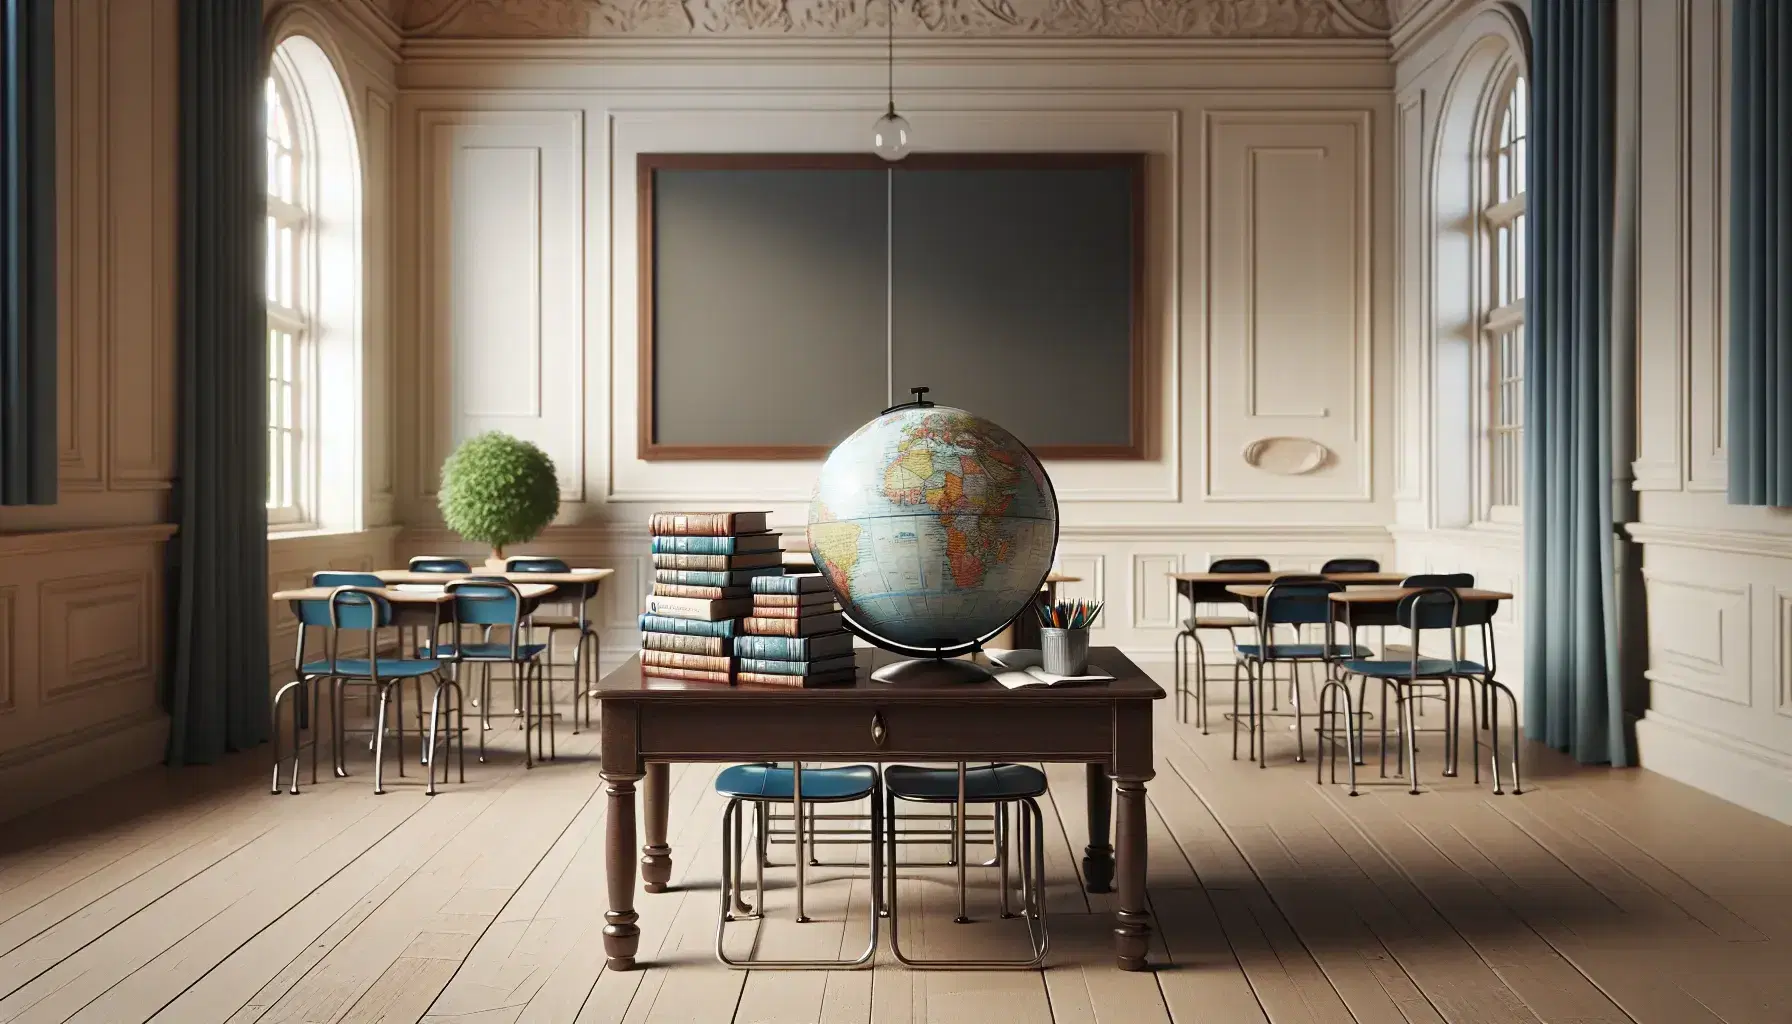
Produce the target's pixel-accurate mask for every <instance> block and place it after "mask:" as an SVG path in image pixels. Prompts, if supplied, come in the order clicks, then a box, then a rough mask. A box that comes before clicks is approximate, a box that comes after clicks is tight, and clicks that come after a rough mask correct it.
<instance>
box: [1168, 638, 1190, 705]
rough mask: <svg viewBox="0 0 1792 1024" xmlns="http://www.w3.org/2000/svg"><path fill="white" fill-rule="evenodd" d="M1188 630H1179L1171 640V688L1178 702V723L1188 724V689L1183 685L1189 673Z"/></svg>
mask: <svg viewBox="0 0 1792 1024" xmlns="http://www.w3.org/2000/svg"><path fill="white" fill-rule="evenodd" d="M1187 635H1188V631H1187V630H1179V631H1178V632H1177V633H1176V635H1175V636H1174V637H1171V638H1170V688H1171V691H1172V696H1173V697H1174V698H1175V700H1176V721H1178V722H1181V723H1182V724H1183V725H1187V724H1188V689H1187V688H1186V687H1185V686H1184V685H1183V680H1182V676H1183V673H1185V672H1187V671H1188V654H1187V652H1186V651H1185V649H1184V644H1183V637H1186V636H1187Z"/></svg>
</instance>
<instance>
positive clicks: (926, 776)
mask: <svg viewBox="0 0 1792 1024" xmlns="http://www.w3.org/2000/svg"><path fill="white" fill-rule="evenodd" d="M884 786H885V787H886V788H887V789H888V790H889V791H890V794H891V795H892V796H895V797H897V798H899V799H902V800H920V801H925V802H928V803H949V802H952V801H955V800H957V799H958V769H957V768H922V767H920V766H919V765H912V764H898V765H891V766H890V767H888V768H885V769H884ZM1044 792H1045V773H1044V772H1042V771H1040V770H1039V769H1037V768H1034V767H1031V766H1029V765H1024V764H998V765H994V766H993V767H992V766H990V765H983V766H981V767H977V768H966V769H965V772H964V797H965V800H967V801H969V802H972V803H987V802H989V801H992V800H1025V799H1030V798H1032V797H1037V796H1040V795H1042V794H1043V793H1044Z"/></svg>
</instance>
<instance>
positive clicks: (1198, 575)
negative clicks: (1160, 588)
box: [1170, 569, 1412, 590]
mask: <svg viewBox="0 0 1792 1024" xmlns="http://www.w3.org/2000/svg"><path fill="white" fill-rule="evenodd" d="M1319 575H1322V574H1320V573H1316V572H1302V571H1300V570H1298V569H1276V570H1274V571H1271V572H1173V573H1170V578H1171V579H1173V580H1175V581H1177V582H1178V583H1238V584H1247V583H1256V584H1264V583H1274V582H1275V581H1276V580H1279V579H1281V578H1282V577H1284V576H1319ZM1323 575H1324V576H1325V578H1326V579H1328V580H1330V581H1331V582H1333V583H1342V584H1345V585H1346V586H1351V585H1355V586H1373V585H1379V586H1398V585H1399V584H1401V583H1404V582H1406V577H1408V576H1410V575H1412V574H1411V573H1404V572H1387V571H1383V572H1328V573H1324V574H1323ZM1226 589H1227V590H1231V589H1232V588H1231V587H1227V588H1226Z"/></svg>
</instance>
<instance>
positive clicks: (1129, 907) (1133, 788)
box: [1114, 778, 1151, 971]
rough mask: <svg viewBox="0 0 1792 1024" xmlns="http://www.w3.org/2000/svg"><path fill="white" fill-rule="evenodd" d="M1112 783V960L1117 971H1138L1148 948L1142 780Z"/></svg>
mask: <svg viewBox="0 0 1792 1024" xmlns="http://www.w3.org/2000/svg"><path fill="white" fill-rule="evenodd" d="M1115 782H1116V784H1117V787H1118V789H1119V794H1120V796H1119V799H1120V807H1119V821H1118V823H1117V824H1118V828H1117V830H1116V831H1117V834H1118V839H1119V846H1120V853H1119V873H1120V897H1119V899H1118V900H1117V901H1116V906H1115V910H1114V919H1115V925H1114V956H1115V959H1116V960H1117V962H1118V963H1119V966H1120V969H1121V970H1123V971H1141V970H1144V969H1145V949H1146V947H1148V946H1149V945H1150V944H1151V916H1150V914H1149V912H1147V911H1146V909H1145V780H1144V779H1134V778H1126V779H1116V780H1115Z"/></svg>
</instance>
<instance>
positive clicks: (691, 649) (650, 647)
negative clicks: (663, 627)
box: [641, 623, 733, 664]
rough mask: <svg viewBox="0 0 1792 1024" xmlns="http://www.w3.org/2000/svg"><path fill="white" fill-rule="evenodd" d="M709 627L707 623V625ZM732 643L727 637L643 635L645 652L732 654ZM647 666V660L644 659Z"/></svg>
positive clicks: (642, 642)
mask: <svg viewBox="0 0 1792 1024" xmlns="http://www.w3.org/2000/svg"><path fill="white" fill-rule="evenodd" d="M706 625H707V623H706ZM731 644H732V641H731V640H729V638H728V637H725V636H697V635H695V634H692V633H642V634H641V649H642V650H643V651H672V652H674V653H677V654H707V655H711V656H717V655H727V654H732V653H733V651H732V650H731ZM643 664H645V659H643Z"/></svg>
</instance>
